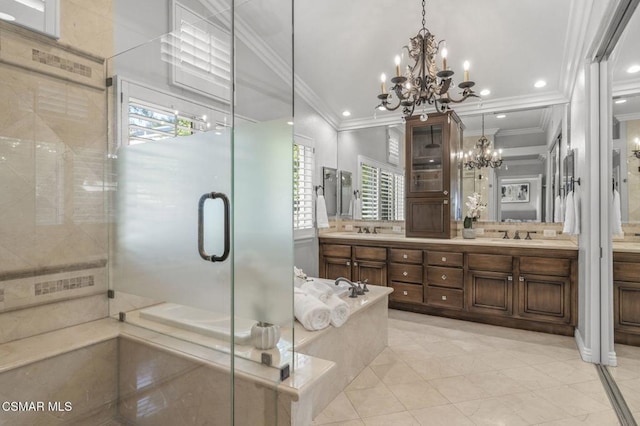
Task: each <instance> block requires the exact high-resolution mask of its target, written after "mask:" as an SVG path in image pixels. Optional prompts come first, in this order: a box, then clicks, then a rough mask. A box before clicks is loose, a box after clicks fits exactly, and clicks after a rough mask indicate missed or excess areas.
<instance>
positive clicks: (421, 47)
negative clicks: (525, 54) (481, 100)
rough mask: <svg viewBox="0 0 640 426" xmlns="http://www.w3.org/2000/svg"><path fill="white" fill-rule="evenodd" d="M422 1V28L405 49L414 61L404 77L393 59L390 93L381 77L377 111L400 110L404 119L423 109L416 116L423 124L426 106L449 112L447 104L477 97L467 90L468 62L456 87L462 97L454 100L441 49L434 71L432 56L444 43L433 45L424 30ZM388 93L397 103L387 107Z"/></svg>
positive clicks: (448, 73) (423, 1) (450, 78)
mask: <svg viewBox="0 0 640 426" xmlns="http://www.w3.org/2000/svg"><path fill="white" fill-rule="evenodd" d="M425 25H426V21H425V0H422V29H420V31H418V34H417V35H416V36H415V37H413V38H411V39H410V41H409V45H408V46H404V48H405V49H407V53H408V55H409V58H410V59H411V60H412V61H414V64H413V66H411V65H407V68H406V72H405V75H402V72H401V68H400V62H401V59H400V56H396V58H395V64H396V76H395V77H393V78H392V79H391V83H392V86H391V90H390V91H389V92H387V90H386V81H387V76H386V75H385V74H382V75H381V76H380V80H381V82H382V86H381V87H382V93H381V94H379V95H378V99H380V104H379V105H378V107H377V108H378V109H382V110H385V109H386V110H388V111H395V110H397V109H398V108H400V107H402V114H403V117H404V118H408V117H411V116H412V115H413V113H414V111H415V109H416V107H420V106H422V107H423V113H422V114H421V115H420V120H421V121H427V113H426V106H427V105H433V106H434V107H435V109H436V111H437V112H445V111H446V110H448V109H450V107H449V104H450V103H460V102H462V101H464V100H466V99H467V98H469V97H478V95H476V94H475V93H474V92H473V90H471V88H472V87H473V86H474V85H475V83H474V82H473V81H471V80H470V79H469V61H465V62H464V81H462V82H461V83H460V84H458V87H459V88H460V89H462V93H461V95H462V97H461V98H460V99H454V98H452V97H451V96H450V95H449V88H450V87H451V84H452V77H453V74H454V73H453V71H451V70H449V69H447V54H448V52H447V49H446V47H443V48H442V51H441V53H440V55H441V57H442V69H440V70H438V67H437V65H436V55H437V54H438V52H439V50H440V45H441V44H442V43H444V40H441V41H439V42H436V40H435V36H434V35H433V34H431V32H430V31H429V30H428V29H427V28H426V27H425ZM392 94H395V97H396V98H397V104H396V105H395V106H394V105H392V104H391V100H392Z"/></svg>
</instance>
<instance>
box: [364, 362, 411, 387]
mask: <svg viewBox="0 0 640 426" xmlns="http://www.w3.org/2000/svg"><path fill="white" fill-rule="evenodd" d="M371 370H373V372H374V373H375V374H376V376H378V378H379V379H380V380H381V381H382V382H383V383H384V384H387V385H393V384H399V383H411V382H416V381H420V380H422V378H421V377H420V375H419V374H418V373H417V372H416V371H415V370H414V369H412V368H411V367H409V366H408V365H407V364H405V363H404V362H398V363H395V364H381V365H372V366H371Z"/></svg>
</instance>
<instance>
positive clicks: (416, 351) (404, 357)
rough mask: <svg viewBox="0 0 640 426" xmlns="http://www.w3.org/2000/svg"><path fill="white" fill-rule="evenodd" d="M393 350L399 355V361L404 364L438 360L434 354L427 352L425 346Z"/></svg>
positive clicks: (410, 346) (394, 348)
mask: <svg viewBox="0 0 640 426" xmlns="http://www.w3.org/2000/svg"><path fill="white" fill-rule="evenodd" d="M391 349H392V350H393V352H394V353H395V354H396V355H397V357H398V359H399V360H401V361H404V362H411V361H423V360H427V359H431V358H436V355H435V354H434V353H433V352H429V351H427V350H426V349H425V347H424V346H422V345H419V344H412V345H408V346H402V347H393V348H391Z"/></svg>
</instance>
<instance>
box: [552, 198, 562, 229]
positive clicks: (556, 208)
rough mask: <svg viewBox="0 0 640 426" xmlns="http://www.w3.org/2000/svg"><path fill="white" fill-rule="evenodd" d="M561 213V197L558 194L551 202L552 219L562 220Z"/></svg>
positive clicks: (556, 221)
mask: <svg viewBox="0 0 640 426" xmlns="http://www.w3.org/2000/svg"><path fill="white" fill-rule="evenodd" d="M562 213H564V210H563V206H562V197H561V196H559V195H558V196H557V197H556V199H555V201H554V203H553V221H554V222H555V223H561V222H562Z"/></svg>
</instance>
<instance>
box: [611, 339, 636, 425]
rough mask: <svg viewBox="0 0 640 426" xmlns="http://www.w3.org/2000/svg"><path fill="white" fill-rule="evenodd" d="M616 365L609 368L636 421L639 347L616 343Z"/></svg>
mask: <svg viewBox="0 0 640 426" xmlns="http://www.w3.org/2000/svg"><path fill="white" fill-rule="evenodd" d="M615 349H616V357H617V358H618V366H617V367H615V368H609V372H610V373H611V376H612V377H613V378H614V379H615V381H616V384H617V385H618V389H620V392H621V393H622V396H623V397H624V400H625V402H626V403H627V406H628V407H629V410H631V413H633V417H634V418H635V419H636V422H640V347H638V346H627V345H618V344H616V347H615Z"/></svg>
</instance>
